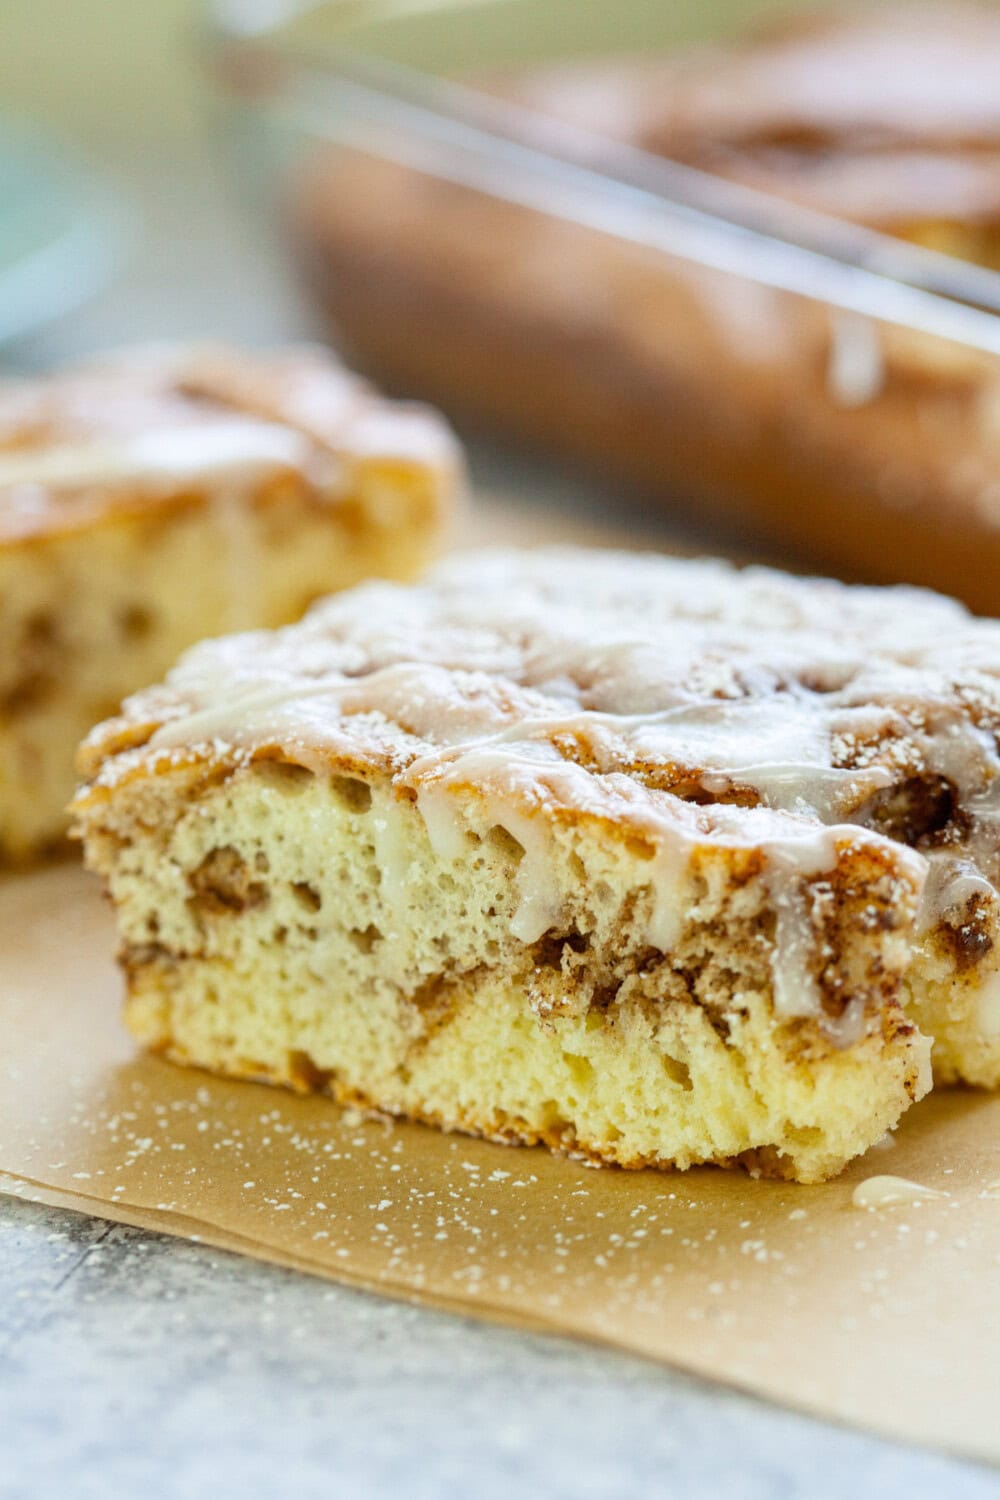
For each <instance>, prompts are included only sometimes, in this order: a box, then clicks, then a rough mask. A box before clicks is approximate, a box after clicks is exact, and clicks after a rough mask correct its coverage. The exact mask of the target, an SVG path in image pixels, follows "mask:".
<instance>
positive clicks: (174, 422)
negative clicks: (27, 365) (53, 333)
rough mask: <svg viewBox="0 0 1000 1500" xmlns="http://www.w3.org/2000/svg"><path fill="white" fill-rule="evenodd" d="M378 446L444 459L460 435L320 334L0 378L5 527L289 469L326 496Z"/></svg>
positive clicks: (71, 517) (124, 355) (45, 526)
mask: <svg viewBox="0 0 1000 1500" xmlns="http://www.w3.org/2000/svg"><path fill="white" fill-rule="evenodd" d="M373 458H380V459H384V460H386V461H387V462H389V463H393V462H398V463H403V464H419V465H426V466H428V467H430V468H434V469H450V468H452V467H454V465H455V464H456V462H457V447H456V444H455V441H454V439H453V437H452V436H451V433H450V431H449V429H448V427H447V426H446V424H445V423H444V421H443V419H441V418H440V417H438V416H437V414H436V413H435V412H433V411H432V410H430V409H429V408H425V407H422V406H417V405H410V404H405V403H400V402H391V401H387V400H385V399H384V398H383V397H382V396H380V395H379V394H378V392H376V391H375V390H374V389H373V388H372V387H371V386H369V385H368V384H367V383H366V382H365V381H363V380H361V379H359V378H358V377H357V376H355V375H353V374H351V372H350V371H348V370H346V369H345V368H344V367H343V365H341V364H339V363H338V362H337V360H336V359H335V358H334V357H333V356H332V355H331V354H329V353H328V352H327V351H325V350H322V349H320V348H318V347H315V348H314V347H311V346H304V345H303V346H299V347H294V348H288V349H283V350H280V351H274V352H253V351H247V350H235V349H231V348H227V347H223V346H214V345H207V344H206V345H186V346H185V345H154V346H148V347H139V348H134V349H127V350H123V351H121V352H120V353H117V354H112V355H107V356H104V357H103V358H102V359H100V360H95V361H93V362H91V363H88V364H86V365H81V366H79V367H77V368H75V369H71V370H68V371H66V372H64V373H60V374H57V375H54V376H51V377H48V378H38V379H30V380H11V381H6V382H3V383H2V384H0V540H4V539H10V538H15V537H22V536H26V535H33V534H36V533H39V532H45V531H48V530H50V529H51V528H53V527H54V526H59V525H63V524H66V523H67V522H72V521H77V522H78V521H80V520H82V519H90V518H92V517H95V516H98V515H100V514H103V513H105V512H107V511H108V510H114V509H116V508H119V507H123V506H125V505H126V504H129V503H134V502H135V501H136V500H139V501H140V502H141V503H142V504H144V505H148V504H150V503H153V502H155V501H156V499H157V498H158V497H160V498H162V497H165V496H168V495H173V494H176V493H177V491H178V489H186V490H188V491H191V492H203V491H206V490H208V491H214V490H217V489H219V488H221V487H225V486H232V485H233V484H239V483H241V482H253V481H255V480H263V479H267V478H269V477H271V476H278V475H281V474H287V473H290V472H291V473H295V474H298V475H301V476H302V477H303V478H305V479H306V480H307V481H309V482H310V483H311V484H313V485H315V487H316V490H317V492H318V493H321V494H322V496H323V499H324V500H325V501H327V502H329V503H335V502H336V501H337V499H338V498H339V496H340V494H341V493H342V492H343V484H344V479H345V476H346V475H347V473H348V472H349V469H350V465H351V464H352V463H354V462H358V461H364V460H366V459H373Z"/></svg>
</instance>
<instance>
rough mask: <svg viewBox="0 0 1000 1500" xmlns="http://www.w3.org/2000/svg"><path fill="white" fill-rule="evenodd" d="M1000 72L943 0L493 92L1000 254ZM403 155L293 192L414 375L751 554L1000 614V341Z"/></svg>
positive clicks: (603, 64) (300, 212)
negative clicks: (676, 248) (689, 255)
mask: <svg viewBox="0 0 1000 1500" xmlns="http://www.w3.org/2000/svg"><path fill="white" fill-rule="evenodd" d="M998 76H1000V7H997V6H995V5H993V6H989V5H984V6H975V5H968V4H944V3H943V4H940V5H934V6H930V5H877V6H876V5H869V6H856V7H854V8H853V9H850V10H847V11H842V12H834V13H831V14H828V15H822V14H817V13H816V11H815V10H814V9H813V8H812V7H809V8H808V14H807V15H805V16H799V17H798V18H797V19H795V20H794V21H788V20H787V19H786V20H785V21H784V22H782V23H780V24H778V25H772V26H771V27H770V28H768V29H767V30H765V31H763V32H762V33H761V34H759V35H754V36H752V37H750V38H749V39H747V38H744V39H742V40H740V41H737V42H732V43H729V44H728V45H725V46H721V45H720V46H717V47H714V48H699V49H697V50H696V51H693V52H690V51H688V52H683V53H677V54H675V55H672V56H665V57H662V58H659V59H656V58H653V59H648V58H634V59H629V58H626V59H624V60H623V59H613V58H610V59H606V60H601V59H598V60H596V61H595V60H590V61H578V62H572V61H570V62H566V63H564V64H562V65H560V66H556V67H550V68H544V69H531V70H527V71H526V72H524V73H522V74H521V75H519V76H516V77H510V76H509V77H507V78H504V79H499V80H486V86H487V87H491V88H493V90H494V92H496V93H502V94H504V95H505V96H506V97H507V98H508V99H512V100H513V101H515V102H516V103H517V104H519V105H521V106H526V107H528V108H529V109H530V110H531V111H532V112H533V114H534V115H535V117H536V118H537V117H543V118H544V117H549V118H552V117H554V118H556V119H558V120H559V121H561V122H563V123H564V124H565V123H568V124H570V125H571V126H575V127H582V129H583V130H584V131H585V132H586V134H587V139H588V140H589V141H590V142H591V143H592V144H594V143H596V145H595V155H596V158H597V160H598V162H600V160H601V152H605V154H606V148H605V145H604V142H605V140H606V139H608V138H610V139H612V140H614V141H616V142H618V143H619V144H622V143H624V144H625V145H626V146H628V147H630V148H638V149H639V150H640V151H643V152H645V153H647V155H648V156H649V158H650V161H651V164H652V165H654V166H656V165H658V160H659V159H660V158H663V157H668V158H672V159H674V160H675V161H679V162H681V163H683V164H684V165H685V166H687V167H694V168H697V169H699V170H701V171H706V172H710V173H713V174H715V175H716V176H725V177H728V178H730V179H732V180H733V181H735V182H737V183H738V184H740V186H741V188H755V189H759V190H764V191H765V192H767V193H769V194H770V195H772V197H775V198H776V197H780V198H783V199H787V200H794V201H795V202H796V203H797V204H800V205H804V206H806V207H807V208H810V209H814V210H817V209H818V210H821V211H823V212H824V213H826V214H830V215H834V216H836V217H838V218H839V219H849V220H854V221H856V222H859V223H862V224H864V225H866V226H867V227H869V228H872V229H876V230H879V231H881V232H883V233H888V234H893V235H897V236H901V237H903V238H906V239H909V240H911V241H913V242H915V243H919V244H921V245H924V246H930V247H933V248H937V249H943V250H947V251H950V252H952V253H954V254H956V255H960V256H963V257H965V258H967V259H970V260H976V261H979V262H982V263H983V264H985V265H987V266H990V265H992V266H1000V89H998V88H997V86H996V79H997V77H998ZM557 145H558V140H557ZM379 149H380V146H379V144H378V143H376V144H374V145H373V148H372V154H371V155H368V154H364V153H363V152H362V151H361V150H353V149H352V150H347V149H344V148H335V147H330V146H329V145H327V146H322V145H319V144H317V146H316V149H315V152H314V153H313V155H312V156H311V157H309V158H308V159H307V160H306V161H305V162H304V163H303V164H302V165H301V167H300V169H299V174H298V178H297V180H296V182H295V184H294V190H293V191H292V192H291V193H290V199H291V203H292V208H291V213H292V216H293V230H294V235H295V241H296V244H297V247H298V255H299V261H300V264H301V267H302V269H303V271H304V274H305V276H306V279H307V281H308V284H309V286H310V288H311V289H312V290H313V292H314V293H315V295H316V297H317V300H318V301H319V302H320V303H321V304H322V305H323V306H324V307H325V308H326V309H327V310H328V312H329V316H330V318H331V320H332V322H333V323H334V324H335V325H336V327H337V329H338V333H339V336H340V337H341V339H342V340H344V341H346V342H347V343H348V345H349V346H350V347H352V348H353V349H354V350H355V351H357V353H358V355H359V357H361V358H363V359H364V361H365V362H366V363H367V364H369V365H370V366H371V367H372V368H374V369H376V370H378V371H379V373H380V375H381V376H382V377H383V378H384V379H386V380H387V381H389V382H390V383H391V382H400V383H403V384H407V385H413V384H416V383H418V382H419V385H420V389H421V390H422V391H423V392H425V393H426V394H427V395H428V396H430V397H432V398H433V399H436V400H438V401H439V402H441V403H442V405H443V406H444V407H445V408H446V409H449V410H453V411H459V410H461V411H468V412H472V413H474V414H479V415H481V416H482V417H484V418H485V419H486V420H488V421H489V422H490V423H491V424H493V425H494V426H497V427H502V428H506V429H508V430H510V431H513V432H516V433H517V434H518V435H521V436H526V437H529V438H530V439H531V440H533V441H536V442H542V443H546V444H548V445H550V446H556V447H559V448H562V449H563V450H565V451H567V452H570V453H572V454H573V455H575V456H576V457H578V458H580V459H582V460H584V461H585V462H586V463H587V465H588V467H589V466H596V467H598V468H599V469H601V470H603V471H604V472H608V473H611V474H614V475H616V476H625V477H627V478H628V479H629V480H631V481H633V482H634V483H636V484H637V485H639V486H641V488H642V490H643V491H644V492H645V493H649V494H659V495H662V496H664V497H666V498H667V499H668V501H669V503H670V504H671V506H672V507H677V506H678V505H680V504H681V502H682V501H685V502H686V503H687V504H688V506H689V513H694V514H696V515H698V516H701V515H705V516H709V517H711V518H713V519H716V520H718V519H721V520H723V521H724V522H725V523H726V524H727V526H728V527H729V528H730V531H731V534H732V535H738V537H739V538H740V540H741V542H750V541H755V542H757V543H759V541H760V539H761V538H766V539H768V540H769V541H770V542H772V543H773V544H775V545H776V546H778V547H780V548H781V549H782V550H783V552H784V553H785V554H786V555H787V554H788V552H789V551H790V549H795V550H796V551H797V552H798V554H799V555H800V556H805V557H808V558H810V559H811V560H812V561H813V562H814V563H816V564H818V565H821V566H822V567H824V568H829V569H830V570H832V571H834V572H836V573H838V574H841V575H844V574H850V575H851V576H853V577H859V578H865V579H868V580H870V581H876V582H907V583H922V584H927V585H930V586H931V587H934V588H938V589H942V590H944V591H945V592H947V593H950V594H954V595H956V596H957V597H960V598H962V599H964V600H965V601H966V603H968V604H970V605H971V606H972V607H973V608H975V609H977V610H980V611H982V612H983V613H993V612H995V611H996V609H997V580H998V579H1000V487H998V477H997V476H998V467H997V434H998V431H1000V427H998V416H997V413H998V412H1000V362H998V361H997V360H996V358H991V357H989V356H987V355H980V354H977V353H976V352H975V351H973V350H970V349H967V348H963V347H960V346H958V345H954V344H950V343H946V342H944V341H943V340H940V339H935V338H932V337H930V336H929V335H928V336H924V335H921V334H919V333H910V332H908V331H906V330H903V329H894V328H892V327H890V326H889V325H888V324H879V323H876V322H874V321H872V320H868V319H865V318H863V317H861V316H858V315H852V314H850V313H841V312H837V311H835V310H831V309H830V308H827V307H826V306H824V305H823V304H822V302H811V301H809V300H807V299H804V298H798V297H795V296H793V295H791V294H787V293H783V292H781V291H779V290H776V289H774V288H771V287H768V286H764V285H760V284H757V283H754V282H753V281H751V280H749V279H746V278H744V277H743V276H741V275H730V274H724V273H722V272H720V271H715V270H712V269H710V268H709V267H707V266H702V265H698V264H696V263H694V262H693V261H685V260H683V259H682V258H680V257H672V256H671V255H669V254H667V253H665V252H663V253H661V252H659V251H655V250H651V249H650V248H648V247H645V246H643V245H640V244H638V243H636V244H633V243H630V242H629V241H628V240H627V239H619V238H615V237H614V236H613V235H611V234H602V233H598V232H597V231H596V230H594V229H590V228H587V227H585V226H583V225H581V224H577V223H573V222H570V221H569V220H568V219H561V218H559V217H558V212H557V209H555V208H554V209H553V212H552V213H551V214H548V213H543V212H538V211H536V210H534V209H532V208H528V207H522V206H519V205H518V204H516V203H514V202H505V201H503V200H502V198H500V197H498V196H493V192H496V191H499V190H498V189H497V188H496V185H495V180H494V179H490V184H491V185H492V191H491V190H490V187H487V186H484V188H483V190H482V191H476V190H475V189H474V188H473V187H471V186H466V185H463V183H462V182H460V181H453V180H449V162H448V160H447V159H444V158H443V159H442V165H441V175H440V177H435V176H434V175H433V173H432V170H431V168H430V166H428V167H427V169H426V170H424V171H417V170H416V169H415V168H414V167H413V166H411V165H407V164H406V157H405V155H404V156H403V157H402V158H401V160H400V161H399V162H397V161H392V160H382V159H378V158H377V156H376V154H375V153H376V152H377V151H378V150H379ZM386 149H388V150H390V151H391V146H390V147H389V148H386ZM581 149H586V142H584V143H583V145H582V146H581ZM428 155H429V153H427V152H425V153H424V157H427V156H428ZM766 207H767V203H766V200H765V203H764V204H763V205H758V206H757V210H756V212H757V216H758V218H763V219H764V220H765V222H767V214H766V212H765V210H766ZM774 208H775V209H776V210H781V211H782V212H784V211H785V209H784V206H783V205H781V204H779V203H777V202H775V204H774ZM772 217H773V216H772ZM625 232H626V233H627V229H626V231H625ZM818 284H819V283H818V282H817V285H818ZM904 517H905V524H904V523H903V520H902V518H904Z"/></svg>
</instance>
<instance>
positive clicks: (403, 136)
mask: <svg viewBox="0 0 1000 1500" xmlns="http://www.w3.org/2000/svg"><path fill="white" fill-rule="evenodd" d="M789 9H790V7H789V5H788V4H787V0H786V3H785V4H784V5H781V4H771V5H766V6H762V5H761V4H760V0H714V3H706V0H701V3H699V0H686V3H677V4H674V5H671V6H669V7H668V6H663V5H662V4H659V3H656V0H631V3H617V4H614V3H606V4H605V3H599V0H593V3H587V4H581V3H580V0H465V3H461V0H398V3H393V4H388V3H382V4H379V3H374V0H373V3H363V0H326V3H322V4H312V3H302V0H216V3H215V4H214V5H213V6H212V7H211V9H210V11H209V25H208V42H209V50H210V55H211V60H212V63H213V66H214V70H215V73H216V76H217V78H218V79H219V80H220V82H221V84H222V88H221V91H220V92H221V94H222V96H223V98H224V101H225V105H226V111H227V118H228V125H229V135H230V139H231V140H232V142H233V144H234V146H235V149H236V153H237V158H238V160H239V161H240V163H241V164H242V168H243V172H242V175H243V177H244V180H245V181H248V182H250V183H251V184H252V185H253V187H254V189H255V190H257V191H259V192H260V194H261V202H262V203H266V205H267V208H268V212H269V213H270V214H271V215H272V217H273V218H274V219H275V221H276V222H277V223H278V224H279V226H280V227H281V229H282V233H283V236H284V239H285V242H286V243H287V245H288V246H289V249H290V251H291V253H292V255H293V256H294V261H295V264H296V266H297V268H298V270H299V272H300V274H301V276H302V277H303V279H304V282H305V285H306V286H307V287H308V288H309V290H310V293H311V295H312V296H313V298H314V300H315V303H316V305H317V307H318V308H319V309H320V310H321V312H322V314H323V316H324V318H325V320H326V326H327V327H328V328H329V329H330V331H331V334H332V336H333V337H334V339H335V341H336V342H337V343H338V344H339V345H341V346H342V347H343V348H344V349H345V352H346V353H347V354H348V356H349V357H351V358H352V359H354V361H355V362H356V363H360V364H361V365H363V366H364V367H366V368H368V369H370V370H371V371H373V372H374V373H375V374H376V375H377V376H378V378H379V379H380V380H381V381H382V382H383V383H384V384H386V385H388V386H389V387H391V388H393V389H397V390H404V391H405V392H406V393H407V394H411V395H419V396H423V397H426V398H428V399H431V400H435V401H436V402H438V403H439V404H440V405H441V406H443V407H444V408H445V409H446V410H447V411H449V412H451V413H453V414H454V415H456V416H457V417H458V418H460V419H463V418H466V417H468V416H469V415H472V416H473V417H475V418H476V419H477V420H478V421H479V422H480V423H482V422H483V421H484V420H485V421H486V422H487V423H488V424H489V425H490V426H492V427H493V428H494V429H495V430H497V431H499V432H502V433H505V434H508V435H511V436H514V437H517V438H519V439H525V440H530V441H531V442H533V443H536V444H538V443H541V444H544V445H546V446H548V447H549V448H551V449H553V450H556V451H559V452H561V453H563V454H566V455H571V456H572V457H573V458H574V459H575V460H577V461H580V460H582V461H584V462H585V463H587V464H588V465H590V466H591V467H592V468H594V469H595V470H598V471H600V472H601V473H603V474H611V475H615V476H618V477H620V478H622V479H624V480H626V481H628V482H629V483H630V484H632V485H636V486H641V487H642V489H643V490H644V491H646V492H648V493H652V494H655V495H657V496H658V497H661V498H662V500H663V502H664V504H666V505H669V506H671V507H673V508H674V509H675V510H676V511H677V512H678V513H681V512H683V513H684V514H685V515H686V516H687V517H690V516H691V515H692V514H693V515H695V516H697V517H699V518H701V517H703V518H705V519H706V520H712V521H713V522H715V521H718V520H719V519H720V518H721V519H722V520H723V521H724V522H725V523H726V524H727V525H728V528H729V530H730V532H732V531H733V529H734V528H735V529H736V531H737V533H738V535H739V537H740V539H741V540H742V541H743V542H744V543H746V544H749V545H752V544H754V543H755V542H759V541H763V540H766V541H767V542H768V543H769V544H778V545H779V546H780V547H781V548H782V549H783V550H785V551H786V552H787V551H789V550H793V551H794V552H796V553H797V554H798V555H799V556H800V557H801V558H802V560H803V561H805V562H808V563H809V564H812V565H817V566H821V567H823V568H825V569H827V570H829V571H835V572H839V573H840V574H842V575H844V576H851V577H864V578H870V579H875V580H888V581H895V580H903V581H907V582H914V583H922V584H929V585H932V586H935V587H938V588H942V589H945V590H947V591H949V592H951V593H955V594H958V595H960V596H961V597H963V598H965V599H966V600H967V601H968V602H969V603H970V604H971V605H972V606H973V607H974V608H976V609H978V610H981V611H984V612H987V613H998V612H1000V609H998V605H1000V316H998V315H997V314H998V310H1000V274H998V272H997V271H995V270H990V269H987V268H986V267H985V266H982V265H973V264H971V263H969V262H966V261H962V260H959V259H956V258H953V257H952V256H949V255H945V254H942V253H940V251H938V250H936V249H930V248H927V247H926V246H922V245H919V244H914V243H908V242H906V241H903V240H900V239H897V238H892V237H889V236H887V235H883V234H880V233H877V232H875V231H874V230H872V229H866V228H862V227H860V226H858V225H856V224H849V223H847V222H846V221H842V220H839V219H836V218H833V217H829V216H824V215H823V214H821V213H818V212H817V211H816V210H815V209H806V208H803V207H797V206H793V205H792V204H791V203H790V202H788V201H786V200H784V199H779V198H777V197H774V196H770V195H768V194H767V193H764V192H761V191H760V190H759V189H757V188H750V187H747V186H745V185H741V184H738V183H734V182H732V181H729V180H724V179H723V178H722V177H719V176H714V175H712V174H710V173H706V172H704V171H701V170H695V169H693V168H692V167H690V166H689V165H684V164H681V163H678V162H675V161H671V160H668V159H666V158H664V157H663V156H661V155H654V154H653V153H652V152H650V151H648V150H644V149H639V148H638V147H636V146H635V145H633V144H630V143H629V142H628V141H627V140H624V141H623V140H621V139H614V138H613V135H612V134H611V133H609V132H607V131H606V130H605V129H604V126H605V125H606V123H607V122H606V120H605V119H603V118H602V116H601V112H600V110H595V112H594V117H593V118H590V119H587V120H586V121H584V122H583V123H582V124H581V122H580V121H579V120H578V119H577V120H575V121H572V122H568V121H567V120H566V119H564V118H556V116H555V114H554V113H551V112H548V111H546V110H545V109H543V108H540V107H539V106H538V104H537V102H536V101H533V102H532V105H531V107H528V106H527V105H526V104H525V103H524V102H521V103H516V102H513V100H512V98H511V92H512V91H511V88H510V84H509V80H510V79H511V78H516V77H517V76H518V74H519V71H520V70H523V69H525V68H534V67H536V66H537V65H538V64H539V63H549V62H550V61H551V60H553V59H558V60H560V61H563V60H565V59H567V58H570V57H574V56H576V57H591V58H598V59H600V58H605V57H610V56H612V55H615V56H617V55H621V54H624V55H629V54H649V53H651V52H656V53H666V52H669V51H670V49H671V48H673V47H675V46H678V45H680V44H686V43H689V42H691V41H692V40H704V39H705V38H707V37H709V36H710V35H729V34H731V33H732V31H733V30H734V29H739V28H740V27H741V26H746V25H747V24H748V23H749V22H750V21H753V22H754V23H759V20H760V16H761V12H762V11H769V12H773V13H776V14H783V13H785V12H787V11H788V10H789ZM998 67H1000V58H998ZM998 244H1000V240H998Z"/></svg>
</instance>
